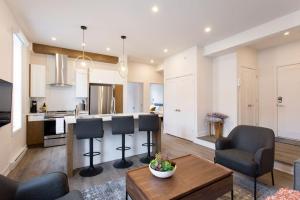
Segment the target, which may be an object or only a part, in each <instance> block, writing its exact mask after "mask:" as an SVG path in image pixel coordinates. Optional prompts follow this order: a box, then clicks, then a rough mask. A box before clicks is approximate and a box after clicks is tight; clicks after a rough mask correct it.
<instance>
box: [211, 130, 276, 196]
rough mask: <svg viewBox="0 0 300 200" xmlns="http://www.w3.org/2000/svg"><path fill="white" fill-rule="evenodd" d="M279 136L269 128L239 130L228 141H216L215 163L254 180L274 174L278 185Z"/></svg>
mask: <svg viewBox="0 0 300 200" xmlns="http://www.w3.org/2000/svg"><path fill="white" fill-rule="evenodd" d="M274 154H275V136H274V132H273V131H272V130H271V129H268V128H262V127H255V126H245V125H241V126H237V127H236V128H234V129H233V130H232V131H231V132H230V134H229V135H228V137H227V138H221V139H218V140H217V141H216V151H215V162H216V163H218V164H221V165H223V166H225V167H228V168H230V169H233V170H235V171H238V172H240V173H243V174H245V175H248V176H250V177H253V178H254V199H256V179H257V177H259V176H261V175H263V174H266V173H268V172H271V175H272V184H273V185H274V176H273V168H274Z"/></svg>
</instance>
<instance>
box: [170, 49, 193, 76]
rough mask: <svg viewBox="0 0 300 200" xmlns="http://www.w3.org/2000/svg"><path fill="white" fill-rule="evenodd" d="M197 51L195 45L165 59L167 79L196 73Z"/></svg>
mask: <svg viewBox="0 0 300 200" xmlns="http://www.w3.org/2000/svg"><path fill="white" fill-rule="evenodd" d="M197 53H198V51H197V47H193V48H190V49H188V50H185V51H184V52H181V53H179V54H177V55H175V56H171V57H169V58H167V59H166V60H165V61H164V77H165V79H167V78H175V77H180V76H185V75H191V74H196V71H197Z"/></svg>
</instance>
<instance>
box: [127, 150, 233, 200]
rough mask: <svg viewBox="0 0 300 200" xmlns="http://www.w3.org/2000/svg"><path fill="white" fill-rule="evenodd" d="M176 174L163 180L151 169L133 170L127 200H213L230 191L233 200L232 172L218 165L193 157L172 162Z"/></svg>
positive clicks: (129, 176) (129, 178)
mask: <svg viewBox="0 0 300 200" xmlns="http://www.w3.org/2000/svg"><path fill="white" fill-rule="evenodd" d="M173 161H174V162H175V163H176V165H177V169H176V172H175V174H174V175H173V176H172V177H170V178H168V179H160V178H157V177H155V176H153V175H152V174H151V172H150V171H149V168H148V166H145V167H141V168H137V169H133V170H130V171H128V172H127V175H126V199H127V197H128V195H129V196H130V197H131V198H132V199H133V200H146V199H151V200H152V199H153V200H167V199H191V200H193V199H195V200H200V199H205V200H210V199H211V200H212V199H216V198H218V197H221V196H223V195H224V194H226V193H227V192H231V199H233V176H232V173H233V172H232V171H231V170H229V169H227V168H225V167H223V166H221V165H218V164H214V163H212V162H210V161H208V160H205V159H202V158H199V157H197V156H193V155H187V156H183V157H179V158H176V159H173Z"/></svg>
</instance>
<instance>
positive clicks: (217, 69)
mask: <svg viewBox="0 0 300 200" xmlns="http://www.w3.org/2000/svg"><path fill="white" fill-rule="evenodd" d="M237 71H238V66H237V55H236V53H230V54H226V55H222V56H219V57H216V58H214V59H213V79H212V80H213V112H220V113H223V114H226V115H228V116H229V117H228V118H227V119H226V121H225V124H224V133H223V134H224V136H227V135H228V134H229V133H230V131H231V130H232V129H233V128H234V127H235V126H236V125H237V122H238V116H237V115H238V114H237V113H238V94H237V77H238V75H237Z"/></svg>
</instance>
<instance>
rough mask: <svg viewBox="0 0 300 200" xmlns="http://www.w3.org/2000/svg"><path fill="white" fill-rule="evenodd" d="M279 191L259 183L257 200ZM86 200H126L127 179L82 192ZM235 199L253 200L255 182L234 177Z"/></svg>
mask: <svg viewBox="0 0 300 200" xmlns="http://www.w3.org/2000/svg"><path fill="white" fill-rule="evenodd" d="M276 191H277V190H276V189H275V188H274V187H271V186H268V185H264V184H262V183H259V182H258V183H257V197H258V198H257V199H259V200H263V199H265V198H266V197H267V196H270V195H273V194H274V193H275V192H276ZM81 192H82V194H83V197H84V199H85V200H124V199H125V178H120V179H117V180H113V181H109V182H107V183H105V184H102V185H98V186H93V187H90V188H88V189H85V190H83V191H81ZM230 199H231V195H230V193H227V194H226V195H224V196H222V197H221V198H219V199H218V200H230ZM234 199H238V200H252V199H253V181H252V179H250V178H247V177H244V176H242V175H239V174H238V175H236V174H235V175H234Z"/></svg>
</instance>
